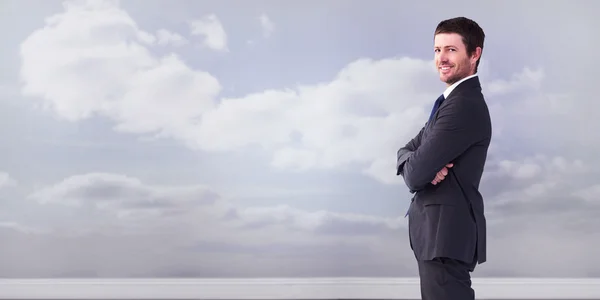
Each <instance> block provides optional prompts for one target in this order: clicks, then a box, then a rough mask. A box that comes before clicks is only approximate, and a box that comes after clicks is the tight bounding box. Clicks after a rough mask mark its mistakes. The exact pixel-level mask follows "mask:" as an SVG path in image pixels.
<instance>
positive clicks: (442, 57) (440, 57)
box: [438, 50, 448, 63]
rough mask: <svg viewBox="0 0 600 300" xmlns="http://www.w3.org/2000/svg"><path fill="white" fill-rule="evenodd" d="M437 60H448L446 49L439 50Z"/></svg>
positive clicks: (442, 61) (443, 61)
mask: <svg viewBox="0 0 600 300" xmlns="http://www.w3.org/2000/svg"><path fill="white" fill-rule="evenodd" d="M438 60H439V61H440V62H441V63H445V62H448V55H447V54H446V51H444V50H441V51H440V52H438Z"/></svg>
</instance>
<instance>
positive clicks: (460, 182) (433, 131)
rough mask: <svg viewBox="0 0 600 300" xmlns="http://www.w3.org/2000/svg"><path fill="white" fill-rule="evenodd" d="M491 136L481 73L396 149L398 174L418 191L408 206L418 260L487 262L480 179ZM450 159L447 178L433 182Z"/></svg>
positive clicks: (465, 83)
mask: <svg viewBox="0 0 600 300" xmlns="http://www.w3.org/2000/svg"><path fill="white" fill-rule="evenodd" d="M491 137H492V125H491V119H490V114H489V111H488V107H487V104H486V103H485V99H484V97H483V95H482V93H481V85H480V83H479V78H478V77H473V78H469V79H467V80H465V81H463V82H462V83H460V84H459V85H458V86H456V88H454V90H453V91H452V92H451V93H450V94H449V95H448V98H447V99H445V100H444V102H443V103H442V105H441V106H440V108H439V109H438V110H437V112H436V113H435V115H434V116H433V119H432V120H431V121H430V122H428V123H426V124H425V126H424V127H423V128H422V129H421V130H420V132H419V134H417V136H416V137H415V138H413V139H412V140H411V141H410V142H408V143H407V144H406V146H404V147H402V148H401V149H400V150H398V156H397V158H398V161H397V165H396V167H397V175H402V176H403V178H404V182H405V183H406V185H407V186H408V188H409V190H410V191H411V193H413V194H414V196H413V198H412V201H411V204H410V208H409V211H408V215H409V216H408V217H409V221H408V224H409V225H408V226H409V236H410V244H411V248H412V249H413V251H414V252H415V255H416V257H417V259H419V260H428V259H433V258H435V257H449V258H454V259H459V260H462V261H465V262H468V263H470V262H472V261H473V259H474V258H477V261H478V263H483V262H485V261H486V220H485V216H484V207H483V197H482V196H481V194H480V193H479V183H480V180H481V176H482V173H483V170H484V165H485V161H486V158H487V151H488V147H489V144H490V140H491ZM448 163H453V164H454V167H452V168H450V169H449V172H448V175H447V176H446V178H445V179H444V180H443V181H442V182H440V183H438V184H437V185H433V184H431V181H432V180H433V179H434V178H435V175H436V174H437V173H438V172H439V171H440V170H441V169H442V168H443V167H444V166H445V165H446V164H448Z"/></svg>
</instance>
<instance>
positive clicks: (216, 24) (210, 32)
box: [190, 14, 229, 51]
mask: <svg viewBox="0 0 600 300" xmlns="http://www.w3.org/2000/svg"><path fill="white" fill-rule="evenodd" d="M190 32H191V34H192V35H199V36H202V37H203V39H202V43H203V45H205V46H206V47H208V48H210V49H213V50H218V51H229V49H228V47H227V33H226V32H225V29H224V28H223V25H222V24H221V21H220V20H219V18H218V17H217V16H216V15H214V14H210V15H207V16H204V17H202V18H200V19H198V20H193V21H190Z"/></svg>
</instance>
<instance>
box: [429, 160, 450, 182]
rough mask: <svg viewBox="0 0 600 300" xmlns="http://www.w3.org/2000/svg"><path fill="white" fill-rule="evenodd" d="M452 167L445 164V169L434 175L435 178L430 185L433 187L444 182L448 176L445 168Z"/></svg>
mask: <svg viewBox="0 0 600 300" xmlns="http://www.w3.org/2000/svg"><path fill="white" fill-rule="evenodd" d="M453 166H454V164H452V163H449V164H447V165H446V166H445V167H443V168H442V169H441V170H440V171H439V172H438V173H437V174H436V175H435V178H434V179H433V180H432V181H431V184H433V185H437V184H438V183H440V182H442V180H444V179H445V178H446V176H447V175H448V169H447V168H452V167H453Z"/></svg>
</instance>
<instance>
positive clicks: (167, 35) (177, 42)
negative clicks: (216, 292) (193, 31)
mask: <svg viewBox="0 0 600 300" xmlns="http://www.w3.org/2000/svg"><path fill="white" fill-rule="evenodd" d="M156 37H157V39H158V44H159V45H173V46H176V47H180V46H183V45H187V44H188V43H189V41H188V40H187V39H186V38H184V37H183V36H181V35H180V34H178V33H176V32H171V31H169V30H166V29H159V30H158V31H156Z"/></svg>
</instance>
